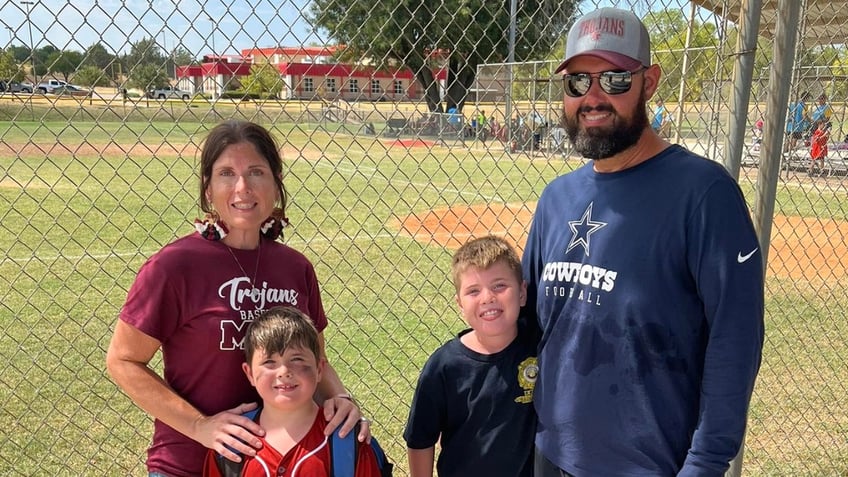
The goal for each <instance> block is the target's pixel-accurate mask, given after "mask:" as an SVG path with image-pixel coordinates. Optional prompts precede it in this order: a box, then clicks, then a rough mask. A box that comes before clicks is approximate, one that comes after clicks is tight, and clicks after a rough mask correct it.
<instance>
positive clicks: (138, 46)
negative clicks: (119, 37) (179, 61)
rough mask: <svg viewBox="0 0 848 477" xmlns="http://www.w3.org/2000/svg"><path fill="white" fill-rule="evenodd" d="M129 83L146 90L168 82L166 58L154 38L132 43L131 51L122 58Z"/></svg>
mask: <svg viewBox="0 0 848 477" xmlns="http://www.w3.org/2000/svg"><path fill="white" fill-rule="evenodd" d="M122 63H123V65H124V67H125V70H124V71H126V72H127V77H128V78H129V84H130V85H131V86H135V87H138V88H141V89H143V90H146V89H148V88H151V87H158V86H165V85H167V84H168V75H167V72H166V71H165V66H166V63H167V61H166V58H165V56H164V55H163V54H162V50H160V49H159V45H158V44H157V43H156V40H155V39H153V38H142V39H141V40H139V41H137V42H135V43H131V46H130V52H129V53H128V54H127V55H125V56H124V57H123V58H122Z"/></svg>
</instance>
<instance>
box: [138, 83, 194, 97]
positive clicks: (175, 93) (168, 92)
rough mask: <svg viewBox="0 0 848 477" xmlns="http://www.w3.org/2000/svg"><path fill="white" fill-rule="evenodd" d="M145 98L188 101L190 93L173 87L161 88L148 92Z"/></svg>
mask: <svg viewBox="0 0 848 477" xmlns="http://www.w3.org/2000/svg"><path fill="white" fill-rule="evenodd" d="M147 97H148V98H150V99H182V100H183V101H188V100H189V99H190V98H191V93H189V92H188V91H183V90H181V89H179V88H175V87H173V86H163V87H161V88H152V89H150V90H148V91H147Z"/></svg>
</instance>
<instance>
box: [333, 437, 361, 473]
mask: <svg viewBox="0 0 848 477" xmlns="http://www.w3.org/2000/svg"><path fill="white" fill-rule="evenodd" d="M357 434H359V426H356V428H355V429H354V430H353V431H351V432H348V433H347V435H346V436H344V437H339V431H338V430H336V431H335V432H333V437H332V439H330V459H331V463H330V477H354V473H355V472H356V444H357V442H356V436H357Z"/></svg>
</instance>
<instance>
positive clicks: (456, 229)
mask: <svg viewBox="0 0 848 477" xmlns="http://www.w3.org/2000/svg"><path fill="white" fill-rule="evenodd" d="M535 208H536V204H535V203H532V204H506V205H498V204H491V205H478V206H472V207H470V208H468V207H452V208H443V209H436V210H432V211H430V212H427V213H426V214H424V215H410V216H408V217H406V218H404V219H403V220H401V221H399V222H398V223H397V224H395V226H396V227H399V228H400V230H401V231H402V232H403V233H406V234H408V235H409V236H411V237H412V238H414V239H415V240H418V241H419V242H422V243H428V244H429V243H434V242H435V243H437V244H439V245H442V246H444V247H447V248H449V249H451V250H455V249H457V248H458V247H459V246H460V245H461V244H462V243H464V242H465V241H466V240H468V239H469V238H470V237H479V236H482V235H486V234H489V233H491V234H496V235H501V236H504V237H506V238H507V239H508V240H509V241H511V242H512V243H513V244H514V245H516V246H517V247H518V248H519V249H523V247H524V243H525V242H526V240H527V232H528V231H529V229H530V221H531V218H532V215H533V211H534V210H535ZM846 242H848V223H846V222H837V221H833V220H829V219H819V218H803V217H785V216H777V217H775V219H774V225H773V226H772V231H771V246H770V249H769V263H768V274H770V275H772V276H777V277H782V278H791V279H794V280H806V281H808V282H811V283H821V282H823V281H829V280H838V279H842V278H843V277H844V276H845V272H846V268H848V259H846V258H845V257H848V245H846Z"/></svg>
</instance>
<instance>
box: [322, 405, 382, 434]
mask: <svg viewBox="0 0 848 477" xmlns="http://www.w3.org/2000/svg"><path fill="white" fill-rule="evenodd" d="M324 418H325V419H326V420H327V421H328V422H327V427H325V428H324V434H325V435H328V436H329V435H330V434H332V433H333V432H335V431H336V429H337V428H339V426H341V428H340V429H339V434H340V435H341V436H342V437H344V436H346V435H347V434H348V433H349V432H350V431H352V430H353V429H354V427H356V425H357V423H358V424H359V425H360V426H359V435H358V436H357V440H358V441H359V442H366V443H370V442H371V421H370V420H368V419H365V418H364V417H363V416H362V412H361V411H360V410H359V407H358V406H357V405H356V402H355V401H354V400H353V398H352V397H350V395H349V394H338V395H336V396H333V397H331V398H330V399H327V400H326V401H324Z"/></svg>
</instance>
